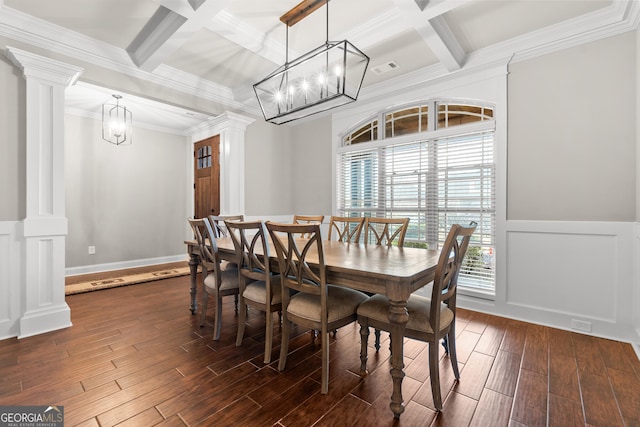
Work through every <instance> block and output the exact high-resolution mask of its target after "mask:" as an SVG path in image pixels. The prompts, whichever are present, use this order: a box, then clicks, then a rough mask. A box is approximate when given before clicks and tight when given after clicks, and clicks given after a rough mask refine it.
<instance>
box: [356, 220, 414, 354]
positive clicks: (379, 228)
mask: <svg viewBox="0 0 640 427" xmlns="http://www.w3.org/2000/svg"><path fill="white" fill-rule="evenodd" d="M363 227H364V243H365V244H372V245H385V246H393V245H395V246H398V247H400V248H401V247H404V236H405V235H406V234H407V228H408V227H409V218H377V217H367V218H365V220H364V226H363ZM367 295H369V296H373V294H370V293H367ZM374 346H375V348H376V351H378V350H380V329H375V344H374Z"/></svg>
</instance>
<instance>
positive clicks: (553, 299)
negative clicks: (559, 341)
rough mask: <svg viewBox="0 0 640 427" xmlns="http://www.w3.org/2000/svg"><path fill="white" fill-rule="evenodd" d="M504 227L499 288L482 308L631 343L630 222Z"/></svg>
mask: <svg viewBox="0 0 640 427" xmlns="http://www.w3.org/2000/svg"><path fill="white" fill-rule="evenodd" d="M506 228H507V229H506V246H507V247H506V248H505V250H506V257H505V258H503V259H504V260H505V261H504V262H505V264H506V268H505V269H504V270H505V271H506V272H505V274H504V276H505V277H498V283H497V286H498V287H503V289H505V290H506V291H505V292H504V293H502V294H503V295H504V297H502V298H500V299H497V300H496V301H494V303H493V304H485V307H484V308H485V311H491V312H495V313H496V314H502V315H505V316H507V317H511V318H516V319H521V320H525V321H529V322H534V323H539V324H545V325H549V326H553V327H557V328H560V329H565V330H573V331H576V332H586V333H590V334H592V335H595V336H601V337H605V338H611V339H616V340H621V341H626V342H632V343H635V342H638V334H637V328H636V327H635V326H634V317H635V316H634V308H635V309H637V307H634V306H635V303H634V298H635V293H636V291H635V289H634V288H635V287H636V285H635V283H636V274H635V272H636V271H637V266H636V264H635V263H636V260H637V256H636V255H635V252H636V247H635V233H636V231H635V229H636V226H635V223H622V222H592V221H575V222H565V221H507V227H506ZM465 299H466V298H465ZM471 305H473V304H471ZM576 321H577V322H578V323H580V324H582V325H583V326H584V327H586V328H587V329H590V331H589V330H580V329H577V328H576V327H575V326H576V325H575V322H576Z"/></svg>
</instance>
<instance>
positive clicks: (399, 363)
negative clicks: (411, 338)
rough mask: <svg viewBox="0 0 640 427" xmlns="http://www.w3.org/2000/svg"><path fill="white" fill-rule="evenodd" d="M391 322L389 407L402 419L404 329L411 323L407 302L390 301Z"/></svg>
mask: <svg viewBox="0 0 640 427" xmlns="http://www.w3.org/2000/svg"><path fill="white" fill-rule="evenodd" d="M389 321H390V322H391V378H392V379H393V392H392V393H391V403H390V405H389V406H390V407H391V410H392V411H393V417H394V418H400V414H402V413H403V412H404V402H403V400H402V379H403V378H404V362H403V357H404V354H403V341H404V328H405V326H406V324H407V322H408V321H409V314H408V313H407V302H406V301H390V305H389Z"/></svg>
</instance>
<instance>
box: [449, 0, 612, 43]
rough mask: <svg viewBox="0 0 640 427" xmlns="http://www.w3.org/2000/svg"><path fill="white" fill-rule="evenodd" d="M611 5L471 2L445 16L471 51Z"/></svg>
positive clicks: (594, 0)
mask: <svg viewBox="0 0 640 427" xmlns="http://www.w3.org/2000/svg"><path fill="white" fill-rule="evenodd" d="M609 5H611V1H598V0H588V1H578V0H554V1H546V0H543V1H539V0H537V1H532V0H529V1H504V0H480V1H472V2H469V3H467V4H466V5H464V6H461V7H459V8H457V9H454V10H452V11H450V12H447V13H446V14H445V15H444V16H445V19H446V21H447V23H448V24H449V27H450V28H451V31H452V32H453V34H454V36H455V37H456V39H457V40H458V42H459V43H460V45H461V46H462V48H463V49H464V50H465V52H466V53H471V52H473V51H476V50H478V49H482V48H485V47H488V46H491V45H493V44H496V43H500V42H503V41H505V40H510V39H512V38H514V37H518V36H522V35H524V34H527V33H529V32H531V31H535V30H538V29H541V28H546V27H548V26H551V25H554V24H558V23H560V22H563V21H566V20H568V19H572V18H575V17H579V16H581V15H584V14H585V13H589V12H593V11H596V10H599V9H602V8H604V7H607V6H609Z"/></svg>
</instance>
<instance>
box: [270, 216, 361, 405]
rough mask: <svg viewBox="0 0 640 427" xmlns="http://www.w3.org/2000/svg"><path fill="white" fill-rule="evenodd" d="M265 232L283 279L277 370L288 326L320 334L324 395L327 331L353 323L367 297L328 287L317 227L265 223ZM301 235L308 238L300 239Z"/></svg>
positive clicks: (284, 357) (286, 342) (282, 365)
mask: <svg viewBox="0 0 640 427" xmlns="http://www.w3.org/2000/svg"><path fill="white" fill-rule="evenodd" d="M267 229H268V230H269V234H270V235H271V240H272V242H273V246H274V247H275V250H276V254H277V256H278V265H279V266H280V267H279V269H280V276H281V277H282V290H283V291H282V325H283V326H282V342H281V344H280V360H279V363H278V369H279V370H280V371H283V370H284V369H285V365H286V362H287V354H288V352H289V338H290V337H289V335H290V334H291V323H295V324H297V325H300V326H302V327H305V328H309V329H315V330H319V331H320V335H321V337H322V338H321V343H322V345H321V347H322V349H321V351H322V386H321V393H322V394H327V393H328V391H329V331H332V330H335V329H338V328H340V327H342V326H344V325H347V324H349V323H351V322H354V321H355V320H356V318H357V317H356V310H357V308H358V305H360V303H361V302H362V301H364V300H366V299H367V296H366V295H365V294H363V293H362V292H359V291H356V290H353V289H347V288H344V287H341V286H334V285H330V284H327V280H326V271H325V262H324V250H323V246H322V236H321V234H320V225H318V224H278V223H273V222H267ZM300 235H309V237H308V238H306V239H300V238H299V237H300ZM309 258H311V260H309ZM311 265H313V267H311ZM288 290H289V292H287V291H288Z"/></svg>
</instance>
